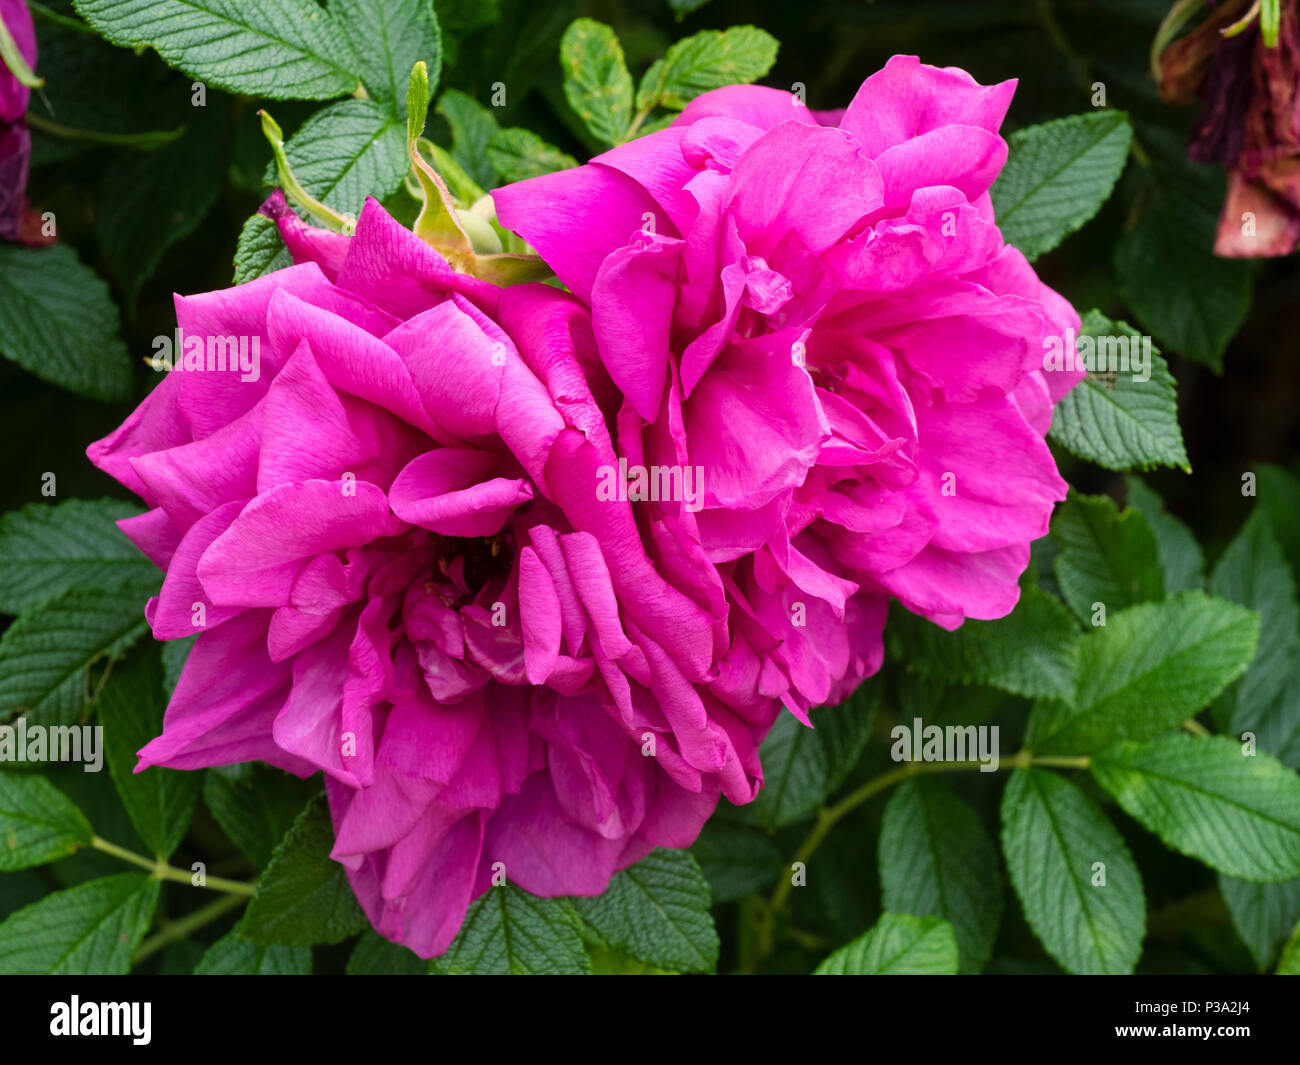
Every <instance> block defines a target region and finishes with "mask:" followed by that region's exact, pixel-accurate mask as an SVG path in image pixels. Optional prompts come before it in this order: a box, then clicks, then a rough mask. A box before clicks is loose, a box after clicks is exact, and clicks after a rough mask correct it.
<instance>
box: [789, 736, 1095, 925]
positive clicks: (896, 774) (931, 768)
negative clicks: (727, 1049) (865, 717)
mask: <svg viewBox="0 0 1300 1065" xmlns="http://www.w3.org/2000/svg"><path fill="white" fill-rule="evenodd" d="M1088 763H1089V759H1088V756H1087V755H1039V756H1034V755H1033V754H1031V753H1030V752H1029V751H1018V752H1017V753H1016V754H1013V755H1012V756H1011V757H1010V758H1004V759H1002V760H1001V762H1000V763H999V764H998V768H999V769H1004V768H1011V769H1025V768H1028V767H1029V766H1041V767H1044V768H1056V769H1086V768H1087V767H1088ZM987 765H988V763H987V762H977V761H966V762H905V763H904V764H903V765H901V766H899V767H898V768H897V769H891V770H890V771H889V772H888V773H882V774H881V775H880V776H878V777H873V778H872V779H871V780H868V781H867V782H866V783H865V784H862V785H861V786H860V787H858V788H857V789H855V790H854V791H851V792H849V794H848V795H846V796H845V797H844V798H843V799H841V800H840V801H839V802H837V803H836V804H835V805H834V806H830V807H823V808H822V809H821V810H819V811H818V812H817V823H816V824H815V825H813V828H812V831H811V832H809V833H808V835H807V837H806V838H805V839H804V841H803V843H802V844H801V845H800V847H799V850H798V851H797V852H796V853H795V856H794V857H793V858H792V859H791V860H790V864H791V865H794V864H795V863H796V862H803V863H805V864H807V862H808V859H809V858H811V857H812V855H813V853H814V852H815V851H816V850H817V848H818V847H820V846H821V845H822V841H823V840H825V839H826V837H827V835H829V834H830V830H831V829H832V828H834V827H835V826H836V824H838V823H839V822H840V821H841V820H843V819H844V818H845V817H846V816H848V815H849V814H850V813H852V812H853V811H854V810H856V809H857V808H858V807H859V806H861V805H862V804H863V803H864V802H866V801H867V800H868V799H870V798H871V797H872V796H874V795H878V794H880V792H882V791H886V790H887V789H889V788H892V787H893V786H894V785H895V784H899V783H902V782H903V781H904V780H907V779H908V778H909V777H914V776H917V775H919V774H922V773H949V772H954V771H959V770H963V769H982V768H986V767H987ZM793 886H794V885H793V884H792V883H791V880H790V877H788V876H787V877H782V878H781V881H780V883H778V884H777V886H776V888H775V890H774V891H773V892H772V898H771V901H770V902H769V903H768V906H769V909H771V910H772V911H777V910H780V909H783V908H784V906H785V903H786V899H787V898H789V895H790V890H791V888H793Z"/></svg>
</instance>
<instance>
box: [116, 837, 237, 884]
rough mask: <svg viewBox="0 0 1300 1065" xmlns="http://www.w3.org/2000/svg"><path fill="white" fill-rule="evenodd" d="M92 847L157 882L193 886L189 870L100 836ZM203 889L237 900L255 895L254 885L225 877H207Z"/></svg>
mask: <svg viewBox="0 0 1300 1065" xmlns="http://www.w3.org/2000/svg"><path fill="white" fill-rule="evenodd" d="M90 845H91V846H92V847H94V848H95V850H97V851H102V852H103V853H104V854H111V855H112V856H113V857H114V858H120V859H121V860H122V861H124V862H130V863H131V864H132V865H135V866H139V867H140V868H141V869H145V870H147V871H148V872H149V873H151V874H153V877H154V879H156V880H172V881H175V882H176V883H178V884H193V883H194V878H193V874H192V873H191V872H190V871H189V870H188V869H177V868H176V867H175V866H174V865H168V864H167V863H166V862H165V861H163V860H162V859H161V858H159V859H157V860H156V861H155V860H151V859H149V858H146V857H145V856H144V855H143V854H136V853H135V851H129V850H127V849H126V848H125V847H119V846H118V845H117V844H116V843H109V842H108V840H106V839H101V838H100V837H99V836H93V837H92V838H91V840H90ZM202 886H203V887H206V888H211V889H212V890H213V891H222V892H225V893H226V894H227V895H231V896H234V897H236V898H248V897H249V896H250V895H252V894H253V888H254V885H252V884H250V883H248V882H247V881H243V880H227V879H225V877H220V876H209V877H205V878H204V881H203V885H202Z"/></svg>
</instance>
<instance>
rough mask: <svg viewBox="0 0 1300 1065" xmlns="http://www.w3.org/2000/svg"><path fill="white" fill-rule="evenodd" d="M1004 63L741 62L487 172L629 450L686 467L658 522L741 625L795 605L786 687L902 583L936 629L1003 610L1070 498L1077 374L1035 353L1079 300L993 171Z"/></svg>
mask: <svg viewBox="0 0 1300 1065" xmlns="http://www.w3.org/2000/svg"><path fill="white" fill-rule="evenodd" d="M1014 88H1015V83H1014V82H1011V81H1008V82H1003V83H1002V84H999V85H994V86H989V87H986V86H981V85H978V84H977V83H976V82H975V81H974V80H973V79H972V78H971V77H970V76H969V75H968V74H966V73H965V72H963V71H961V70H957V69H955V68H946V69H938V68H935V67H929V66H925V65H922V64H921V63H920V62H919V61H918V60H917V59H915V58H914V57H906V56H896V57H894V58H893V59H891V60H890V61H889V63H888V64H887V65H886V67H885V68H884V69H883V70H882V71H880V72H879V73H877V74H874V75H872V76H871V77H870V78H868V79H867V80H866V82H864V83H863V85H862V87H861V88H860V89H859V91H858V93H857V95H856V96H855V97H854V99H853V101H852V102H851V103H850V104H849V106H848V108H847V109H845V110H844V111H843V112H842V113H839V112H836V113H833V114H829V115H824V116H818V115H817V114H816V113H813V112H810V111H809V110H808V109H807V108H806V107H804V106H802V101H801V100H799V99H798V98H797V97H794V96H792V95H791V94H789V93H785V92H780V91H777V90H775V89H766V88H759V87H754V86H732V87H729V88H724V89H718V90H716V91H713V92H709V93H706V94H704V95H703V96H700V97H699V98H697V99H696V100H695V101H693V102H692V103H691V104H690V106H688V107H687V108H686V110H685V111H683V112H682V114H681V115H680V116H679V117H678V118H677V119H676V121H675V122H674V123H673V125H672V126H671V127H669V128H668V129H665V130H662V131H659V132H656V133H652V134H650V135H648V136H645V137H642V138H640V139H639V140H635V141H632V142H631V143H629V144H625V145H623V146H621V147H618V148H615V149H613V150H612V151H609V152H606V153H604V154H603V155H600V156H598V157H596V158H595V159H594V160H592V162H590V163H589V164H587V165H586V166H582V167H579V168H577V169H574V170H566V171H561V172H558V173H554V174H550V175H547V176H544V177H539V178H535V179H532V180H529V181H525V182H521V183H518V184H515V185H510V186H507V187H506V188H503V189H499V190H497V192H496V193H494V199H495V202H496V204H497V209H498V214H499V216H500V218H501V220H502V223H503V224H504V225H506V226H508V227H509V228H511V229H513V230H515V231H516V232H518V233H519V234H521V235H522V236H523V237H524V238H525V239H526V240H527V241H528V242H529V243H530V244H531V245H533V246H534V247H535V248H537V249H538V251H539V252H540V253H541V255H542V257H543V258H544V259H546V261H547V262H549V263H550V264H551V265H552V266H553V268H554V269H555V270H556V272H557V273H558V275H559V277H560V278H561V280H562V281H564V283H565V284H566V285H567V286H568V287H569V288H570V289H571V290H572V291H573V292H574V293H575V294H576V295H577V296H578V297H579V298H580V299H581V300H582V301H583V302H584V303H585V304H587V305H588V306H590V308H591V312H592V321H593V328H594V332H595V336H596V341H597V344H598V348H599V353H600V358H601V360H602V361H603V363H604V365H605V368H606V369H607V370H608V372H609V375H610V377H611V379H612V380H613V382H614V384H615V385H617V386H618V388H619V389H620V390H621V391H622V392H623V394H624V396H625V400H624V403H623V408H622V410H621V411H620V414H619V418H618V434H617V446H618V449H619V451H620V453H625V454H634V455H638V456H640V455H645V456H647V461H655V462H673V463H678V464H683V465H685V464H694V465H698V466H700V467H702V469H703V471H704V486H705V492H704V506H703V508H702V509H701V510H699V512H698V513H684V512H682V511H681V510H680V508H677V509H674V508H672V507H671V506H668V507H665V506H661V507H660V511H661V513H660V520H661V521H662V523H663V526H664V529H665V532H664V535H670V536H671V537H673V538H674V539H675V540H676V541H678V542H679V543H682V544H689V545H690V546H691V548H692V549H694V550H696V551H697V552H699V553H702V555H703V556H704V557H706V558H707V559H709V560H710V561H711V562H713V563H714V564H715V566H716V568H717V570H718V572H719V573H720V575H721V579H722V583H723V586H724V587H725V589H726V591H727V593H728V594H729V595H730V596H731V597H732V598H733V599H734V601H735V602H736V603H737V604H738V608H739V609H738V613H741V614H744V615H747V616H748V617H749V618H750V619H752V620H753V621H754V622H756V627H757V629H758V630H759V636H758V637H756V638H755V643H756V644H757V643H758V642H759V640H760V639H761V636H762V634H763V633H773V632H778V631H781V629H782V627H783V626H782V622H785V624H784V629H785V635H786V639H785V640H784V643H783V645H782V646H781V647H779V648H775V649H772V648H762V649H761V653H766V654H767V655H768V661H767V662H765V663H764V666H763V668H764V669H766V670H768V671H769V672H770V671H771V670H773V668H774V667H775V666H779V668H780V669H781V670H782V671H783V672H784V673H785V675H786V677H784V678H782V679H781V680H780V681H779V682H777V681H774V682H773V687H780V686H782V685H784V684H785V683H786V679H787V678H788V682H789V685H790V689H791V690H790V691H789V693H788V694H787V696H786V698H787V702H788V704H789V705H791V707H792V708H794V709H796V710H798V711H800V712H801V713H802V711H804V710H806V709H807V707H808V706H811V705H815V704H817V703H820V702H824V701H835V700H837V699H840V698H843V697H844V696H845V695H847V694H848V693H849V692H850V691H851V690H852V689H853V687H854V686H855V685H856V684H857V683H858V682H859V681H860V680H861V679H862V678H863V677H864V676H866V675H867V674H869V673H871V672H873V671H874V670H876V669H877V668H878V667H879V665H880V662H881V657H882V653H883V652H882V645H881V631H882V627H883V624H884V618H885V613H886V604H887V602H888V599H889V597H891V596H892V597H895V598H897V599H898V600H899V601H900V602H901V603H902V604H903V605H904V606H905V607H907V608H908V609H909V610H912V611H914V612H916V613H918V614H922V615H924V616H926V617H928V618H931V619H932V620H934V621H935V622H937V623H938V624H940V625H943V626H945V627H947V628H955V627H956V626H958V625H960V624H961V623H962V621H963V620H964V619H965V618H997V617H1001V616H1003V615H1005V614H1006V613H1008V612H1009V611H1010V610H1011V609H1012V608H1013V607H1014V606H1015V603H1016V601H1017V598H1018V595H1019V589H1018V585H1017V578H1018V577H1019V575H1020V574H1021V572H1022V571H1023V570H1024V569H1025V567H1026V565H1027V564H1028V561H1029V544H1030V541H1032V540H1034V539H1036V538H1038V537H1040V536H1042V535H1043V534H1044V533H1046V532H1047V527H1048V520H1049V518H1050V515H1051V512H1052V507H1053V504H1054V503H1055V502H1056V501H1058V500H1060V499H1062V498H1064V496H1065V493H1066V485H1065V482H1064V481H1063V480H1062V479H1061V478H1060V476H1059V475H1058V473H1057V470H1056V466H1055V463H1054V461H1053V459H1052V456H1051V453H1050V452H1049V450H1048V448H1047V445H1046V443H1045V442H1044V436H1045V434H1046V433H1047V430H1048V428H1049V427H1050V424H1051V417H1052V408H1053V405H1054V404H1055V403H1056V402H1057V401H1058V400H1060V398H1061V397H1062V396H1063V395H1064V394H1065V393H1066V392H1067V391H1068V390H1069V389H1070V388H1071V387H1072V386H1073V385H1074V384H1075V383H1076V382H1077V380H1078V378H1079V377H1080V376H1081V374H1079V373H1076V372H1073V371H1072V372H1069V373H1065V372H1051V373H1047V372H1044V370H1043V353H1044V349H1045V344H1044V342H1045V340H1046V339H1047V338H1049V337H1064V335H1065V332H1066V330H1067V329H1070V328H1075V329H1077V328H1078V325H1079V319H1078V316H1077V315H1076V314H1075V312H1074V310H1073V309H1072V308H1071V307H1070V306H1069V304H1068V303H1067V302H1066V301H1065V300H1064V299H1062V298H1061V297H1060V296H1059V295H1057V294H1056V293H1055V292H1053V291H1052V290H1051V289H1049V288H1047V287H1046V286H1045V285H1043V284H1042V283H1041V282H1040V281H1039V280H1038V278H1037V276H1036V275H1035V273H1034V271H1033V269H1032V268H1031V267H1030V265H1029V263H1028V262H1027V261H1026V260H1025V258H1024V256H1023V255H1021V254H1020V252H1018V251H1017V250H1015V249H1014V248H1012V247H1009V246H1008V245H1006V244H1005V243H1004V242H1003V240H1002V237H1001V234H1000V233H999V231H998V228H997V224H996V220H995V218H994V216H993V209H992V205H991V201H990V198H989V191H988V190H989V187H990V185H991V184H992V183H993V181H994V179H995V178H996V177H997V175H998V173H999V171H1000V170H1001V168H1002V165H1003V163H1004V162H1005V160H1006V155H1007V147H1006V144H1005V142H1004V141H1003V140H1002V138H1001V137H1000V136H999V135H998V128H999V126H1000V124H1001V122H1002V118H1003V116H1004V114H1005V112H1006V109H1007V106H1008V104H1009V102H1010V100H1011V95H1012V92H1013V91H1014ZM819 117H820V118H821V119H822V120H824V121H830V122H837V125H823V124H822V123H821V121H819ZM791 618H796V619H802V620H803V621H804V622H805V623H804V624H802V625H801V624H799V621H798V620H796V622H795V625H794V627H791V625H790V619H791ZM738 627H739V626H738Z"/></svg>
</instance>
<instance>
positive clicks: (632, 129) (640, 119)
mask: <svg viewBox="0 0 1300 1065" xmlns="http://www.w3.org/2000/svg"><path fill="white" fill-rule="evenodd" d="M654 109H655V105H654V103H651V104H650V106H649V107H643V108H642V109H641V110H640V111H638V112H637V113H636V117H635V118H634V119H632V124H631V125H630V126H628V127H627V132H626V133H624V134H623V136H622V138H621V140H620V141H619V143H620V144H626V143H627V142H628V141H630V140H632V139H633V138H634V137H635V136H636V135H637V131H638V130H640V129H641V127H642V126H644V125H645V120H646V119H647V118H649V117H650V112H651V111H653V110H654Z"/></svg>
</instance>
